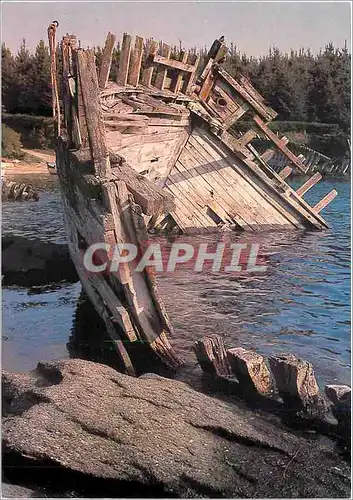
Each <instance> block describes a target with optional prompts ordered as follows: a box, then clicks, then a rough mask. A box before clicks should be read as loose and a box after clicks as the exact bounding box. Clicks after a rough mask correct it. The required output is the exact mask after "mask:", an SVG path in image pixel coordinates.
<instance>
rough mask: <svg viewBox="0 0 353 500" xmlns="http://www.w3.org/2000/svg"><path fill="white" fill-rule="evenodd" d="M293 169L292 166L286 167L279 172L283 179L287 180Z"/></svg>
mask: <svg viewBox="0 0 353 500" xmlns="http://www.w3.org/2000/svg"><path fill="white" fill-rule="evenodd" d="M292 171H293V169H292V167H289V166H287V167H284V168H283V169H282V170H281V171H280V172H278V175H279V177H280V178H281V179H283V180H285V179H287V177H289V176H290V174H291V173H292Z"/></svg>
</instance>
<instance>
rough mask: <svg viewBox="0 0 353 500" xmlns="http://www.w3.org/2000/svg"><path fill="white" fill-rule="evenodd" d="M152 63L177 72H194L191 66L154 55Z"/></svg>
mask: <svg viewBox="0 0 353 500" xmlns="http://www.w3.org/2000/svg"><path fill="white" fill-rule="evenodd" d="M153 62H154V63H157V64H162V65H163V66H168V68H172V69H176V70H178V71H186V72H188V73H192V72H193V71H194V69H195V68H194V65H193V64H187V63H185V62H183V61H176V60H175V59H169V58H168V57H164V56H159V55H155V56H154V58H153Z"/></svg>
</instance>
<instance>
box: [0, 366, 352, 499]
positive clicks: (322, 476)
mask: <svg viewBox="0 0 353 500" xmlns="http://www.w3.org/2000/svg"><path fill="white" fill-rule="evenodd" d="M22 377H23V380H21V378H22ZM3 380H4V384H3V396H4V397H5V398H6V399H7V406H6V415H5V417H4V419H3V425H2V439H3V466H4V468H5V473H6V477H9V476H11V474H16V476H17V477H19V476H20V475H25V474H29V472H28V471H30V477H31V480H32V481H33V479H34V478H36V480H37V481H38V482H39V484H42V483H43V482H44V481H45V482H46V486H48V487H49V486H50V487H51V488H52V489H61V490H68V489H70V488H72V486H73V485H74V486H75V490H76V491H78V490H79V491H80V492H81V493H83V494H84V495H85V496H91V497H92V496H99V497H104V496H108V497H109V496H113V497H124V496H125V497H132V496H137V495H139V496H142V497H150V496H157V497H175V496H177V497H200V496H202V497H220V496H229V497H261V498H262V497H264V496H265V497H266V496H268V497H345V496H348V495H349V492H350V489H349V488H350V486H349V482H350V473H349V467H348V465H347V464H346V463H345V462H344V461H343V460H342V458H340V457H339V456H338V455H335V454H334V453H332V452H330V451H328V450H327V449H324V448H322V447H320V446H319V445H318V444H317V443H316V442H314V441H307V440H306V439H304V438H300V437H297V436H295V435H293V434H291V433H289V432H285V431H284V430H283V429H281V428H280V427H277V426H276V425H274V424H272V423H270V422H268V421H267V420H265V419H264V418H261V417H259V416H257V415H256V414H254V413H252V412H250V411H248V410H244V409H241V408H238V407H236V406H233V405H229V404H226V403H223V402H220V401H219V400H217V399H214V398H211V397H209V396H206V395H204V394H201V393H198V392H196V391H194V390H193V389H191V388H190V387H189V386H187V385H186V384H185V383H182V382H177V381H173V380H170V379H166V378H163V377H160V376H158V375H151V374H147V375H143V376H141V377H140V378H131V377H128V376H126V375H123V374H120V373H118V372H116V371H115V370H113V369H112V368H110V367H108V366H105V365H101V364H98V363H92V362H89V361H83V360H79V359H73V360H65V361H58V362H51V363H40V364H38V366H37V369H36V370H35V371H34V372H32V373H31V374H30V377H28V375H27V376H26V375H15V374H11V373H4V375H3ZM42 467H45V469H42ZM43 471H45V474H43ZM337 471H339V474H338V473H337ZM10 480H11V477H10Z"/></svg>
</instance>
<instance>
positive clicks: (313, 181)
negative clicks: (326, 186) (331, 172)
mask: <svg viewBox="0 0 353 500" xmlns="http://www.w3.org/2000/svg"><path fill="white" fill-rule="evenodd" d="M282 178H283V177H282ZM321 179H322V175H321V174H320V173H319V172H316V174H314V175H313V176H312V177H310V179H308V180H307V181H306V182H304V184H302V185H301V186H300V188H298V189H297V190H296V193H297V195H298V196H303V195H304V194H305V193H306V192H307V191H309V189H311V188H312V187H313V186H315V184H317V183H318V182H319V181H320V180H321Z"/></svg>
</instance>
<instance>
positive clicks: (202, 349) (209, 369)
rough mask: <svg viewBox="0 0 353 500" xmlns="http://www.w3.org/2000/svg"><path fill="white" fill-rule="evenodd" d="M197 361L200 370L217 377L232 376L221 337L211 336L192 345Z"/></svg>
mask: <svg viewBox="0 0 353 500" xmlns="http://www.w3.org/2000/svg"><path fill="white" fill-rule="evenodd" d="M194 351H195V354H196V358H197V361H198V362H199V364H200V366H201V368H202V370H203V371H204V372H206V373H209V374H211V375H218V376H219V377H226V378H227V377H230V376H231V374H232V371H231V368H230V366H229V361H228V357H227V352H226V350H225V347H224V341H223V337H221V336H220V335H213V336H211V337H204V338H202V339H201V340H198V341H197V342H195V344H194Z"/></svg>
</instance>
